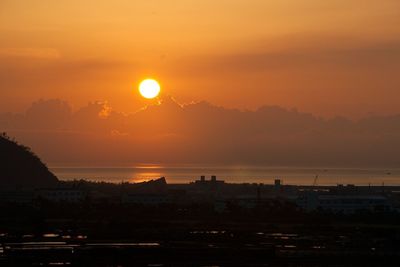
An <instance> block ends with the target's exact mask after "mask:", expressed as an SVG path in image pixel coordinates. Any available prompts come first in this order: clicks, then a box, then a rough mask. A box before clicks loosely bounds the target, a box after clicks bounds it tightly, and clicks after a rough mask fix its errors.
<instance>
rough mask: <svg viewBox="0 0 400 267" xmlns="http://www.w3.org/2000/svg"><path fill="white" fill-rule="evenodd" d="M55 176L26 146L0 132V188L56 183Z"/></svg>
mask: <svg viewBox="0 0 400 267" xmlns="http://www.w3.org/2000/svg"><path fill="white" fill-rule="evenodd" d="M57 182H58V179H57V177H56V176H55V175H54V174H53V173H51V172H50V171H49V169H48V168H47V166H46V165H45V164H44V163H43V162H42V161H41V160H40V159H39V157H38V156H36V155H35V154H34V153H33V152H32V151H31V150H30V149H29V148H28V147H26V146H23V145H20V144H18V143H17V142H16V141H14V140H12V139H11V138H10V137H8V136H7V135H6V134H5V133H2V134H0V190H7V189H17V188H38V187H51V186H55V185H57Z"/></svg>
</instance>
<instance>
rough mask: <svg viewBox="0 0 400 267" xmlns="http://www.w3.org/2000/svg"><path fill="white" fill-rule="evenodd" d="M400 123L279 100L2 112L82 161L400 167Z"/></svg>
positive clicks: (42, 147)
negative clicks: (324, 113) (245, 105)
mask: <svg viewBox="0 0 400 267" xmlns="http://www.w3.org/2000/svg"><path fill="white" fill-rule="evenodd" d="M44 122H45V123H44ZM56 122H57V123H56ZM43 125H46V127H44V126H43ZM399 125H400V115H393V116H379V117H378V116H370V117H367V118H364V119H361V120H357V121H355V120H350V119H347V118H344V117H336V118H332V119H323V118H319V117H316V116H314V115H312V114H309V113H303V112H299V111H297V110H296V109H292V110H288V109H285V108H281V107H278V106H264V107H261V108H259V109H257V110H255V111H240V110H236V109H226V108H223V107H217V106H214V105H211V104H209V103H207V102H199V103H191V104H186V105H181V104H178V103H177V102H176V101H175V100H174V99H172V98H165V99H164V100H163V101H162V103H160V104H158V105H152V106H149V107H147V108H145V109H142V110H140V111H139V112H136V113H134V114H123V113H120V112H117V111H115V110H113V109H112V108H111V107H110V106H109V105H108V104H107V103H106V102H92V103H89V104H88V105H87V106H85V107H82V108H81V109H79V110H77V111H76V112H71V109H70V108H69V105H68V104H67V103H66V102H63V101H61V100H47V101H44V100H42V101H38V102H36V103H34V104H33V105H32V107H31V108H29V109H28V111H27V112H26V114H22V115H21V114H20V115H15V114H14V115H13V114H2V115H1V116H0V127H1V128H2V129H4V130H7V131H9V132H10V134H12V135H15V136H16V137H17V138H18V139H20V140H21V141H22V142H24V143H26V144H28V145H30V146H32V147H33V148H34V149H35V151H38V153H39V154H40V155H42V156H43V157H44V158H45V159H46V160H47V161H49V162H50V163H69V164H80V165H85V164H97V165H98V164H108V165H110V164H117V165H121V164H133V163H143V162H149V163H156V162H157V163H158V162H159V163H207V164H209V163H213V164H255V165H260V164H262V165H279V166H282V165H285V166H286V165H297V166H316V165H318V166H322V165H323V166H369V167H372V166H388V167H389V166H398V164H399V160H398V158H397V153H398V151H399V149H400V126H399Z"/></svg>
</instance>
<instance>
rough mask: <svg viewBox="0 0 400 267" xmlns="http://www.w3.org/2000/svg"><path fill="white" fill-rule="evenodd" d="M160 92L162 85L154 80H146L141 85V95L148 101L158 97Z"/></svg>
mask: <svg viewBox="0 0 400 267" xmlns="http://www.w3.org/2000/svg"><path fill="white" fill-rule="evenodd" d="M160 90H161V88H160V84H159V83H158V82H157V81H156V80H154V79H146V80H143V81H142V82H141V83H140V84H139V92H140V94H141V95H142V96H143V97H144V98H147V99H152V98H155V97H157V96H158V94H159V93H160Z"/></svg>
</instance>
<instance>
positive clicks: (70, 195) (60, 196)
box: [36, 188, 86, 202]
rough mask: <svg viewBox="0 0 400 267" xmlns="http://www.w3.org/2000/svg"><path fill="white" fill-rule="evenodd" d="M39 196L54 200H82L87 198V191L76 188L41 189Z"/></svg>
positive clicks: (38, 192)
mask: <svg viewBox="0 0 400 267" xmlns="http://www.w3.org/2000/svg"><path fill="white" fill-rule="evenodd" d="M36 193H37V197H38V198H42V199H45V200H49V201H53V202H80V201H83V200H84V199H85V198H86V193H85V192H83V191H81V190H78V189H74V188H51V189H40V190H38V191H37V192H36Z"/></svg>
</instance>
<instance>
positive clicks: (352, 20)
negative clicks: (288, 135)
mask: <svg viewBox="0 0 400 267" xmlns="http://www.w3.org/2000/svg"><path fill="white" fill-rule="evenodd" d="M399 25H400V1H398V0H379V1H378V0H364V1H359V0H357V1H355V0H325V1H320V0H304V1H298V0H229V1H228V0H220V1H211V0H202V1H189V0H170V1H164V0H162V1H161V0H159V1H155V0H137V1H130V0H114V1H100V0H86V1H82V0H80V1H78V0H68V1H64V0H58V1H53V0H41V1H36V0H25V1H21V0H1V1H0V99H1V105H0V112H6V111H12V112H21V111H23V110H24V109H26V107H27V106H29V105H30V103H32V102H33V101H36V100H38V99H40V98H44V99H49V98H60V99H65V100H67V101H68V102H69V103H71V104H72V105H73V106H74V108H75V109H77V108H78V107H80V106H83V105H85V104H86V103H87V102H89V101H95V100H108V101H109V102H110V104H111V105H112V106H113V107H114V108H116V109H118V110H122V111H126V112H133V111H135V110H137V109H139V108H140V107H142V106H143V105H144V104H146V102H145V101H144V100H143V99H141V98H140V97H139V96H138V94H137V92H136V86H137V84H138V82H139V81H140V80H141V79H143V78H145V77H148V76H152V77H155V78H157V79H159V80H160V82H161V84H162V86H163V93H164V94H168V95H173V96H174V97H175V98H176V99H178V100H179V101H180V102H182V103H184V102H190V101H199V100H207V101H209V102H211V103H213V104H216V105H221V106H224V107H235V108H241V109H245V108H246V109H251V110H255V109H256V108H257V107H259V106H261V105H264V104H267V105H279V106H283V107H287V108H292V107H297V108H298V109H299V110H301V111H305V112H313V113H314V114H316V115H322V116H329V117H330V116H334V115H336V114H340V115H346V116H349V117H355V118H356V117H362V116H364V115H366V114H369V113H374V114H393V113H399V112H400V92H399V90H400V75H399V69H400V40H399V39H400V27H399Z"/></svg>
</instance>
